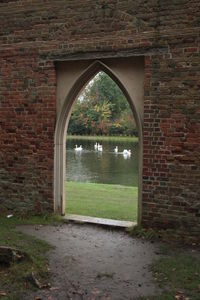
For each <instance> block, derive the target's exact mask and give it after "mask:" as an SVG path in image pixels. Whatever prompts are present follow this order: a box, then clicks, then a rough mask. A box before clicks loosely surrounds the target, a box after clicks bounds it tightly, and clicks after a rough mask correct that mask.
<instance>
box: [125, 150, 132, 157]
mask: <svg viewBox="0 0 200 300" xmlns="http://www.w3.org/2000/svg"><path fill="white" fill-rule="evenodd" d="M123 155H127V156H128V155H129V156H131V150H127V149H124V150H123Z"/></svg>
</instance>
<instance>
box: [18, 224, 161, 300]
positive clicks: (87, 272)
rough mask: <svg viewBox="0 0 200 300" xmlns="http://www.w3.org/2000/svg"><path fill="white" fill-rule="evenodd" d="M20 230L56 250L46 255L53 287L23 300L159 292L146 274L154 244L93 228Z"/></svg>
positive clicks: (70, 226) (132, 296)
mask: <svg viewBox="0 0 200 300" xmlns="http://www.w3.org/2000/svg"><path fill="white" fill-rule="evenodd" d="M19 230H20V231H22V232H24V233H27V234H30V235H34V236H35V237H38V238H40V239H42V240H45V241H47V242H49V243H50V244H52V245H53V246H55V248H54V249H53V250H51V251H50V252H49V254H48V260H49V267H50V272H51V281H50V283H51V288H50V289H44V290H39V291H37V292H32V293H30V294H29V295H25V297H24V300H32V299H44V300H65V299H73V300H78V299H84V300H85V299H87V300H94V299H116V300H118V299H120V300H122V299H138V298H139V297H141V296H150V295H158V294H159V292H160V291H159V289H158V287H157V285H156V283H155V281H154V279H153V277H152V274H151V272H150V270H149V265H150V264H151V263H152V261H153V260H154V259H155V258H158V255H159V245H158V244H155V243H151V242H148V241H144V240H142V239H135V238H132V237H130V236H129V235H128V234H127V233H125V232H122V231H116V230H113V229H112V230H111V229H108V228H102V227H97V226H91V225H78V224H62V225H58V226H20V227H19ZM37 297H38V298H37Z"/></svg>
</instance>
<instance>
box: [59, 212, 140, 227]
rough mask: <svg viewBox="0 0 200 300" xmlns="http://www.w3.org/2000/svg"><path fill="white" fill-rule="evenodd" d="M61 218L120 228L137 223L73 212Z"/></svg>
mask: <svg viewBox="0 0 200 300" xmlns="http://www.w3.org/2000/svg"><path fill="white" fill-rule="evenodd" d="M63 219H65V220H67V221H72V222H75V223H88V224H95V225H101V226H107V227H114V228H121V229H126V228H130V227H133V226H136V225H137V223H136V222H131V221H119V220H113V219H104V218H95V217H89V216H81V215H74V214H66V215H65V216H63Z"/></svg>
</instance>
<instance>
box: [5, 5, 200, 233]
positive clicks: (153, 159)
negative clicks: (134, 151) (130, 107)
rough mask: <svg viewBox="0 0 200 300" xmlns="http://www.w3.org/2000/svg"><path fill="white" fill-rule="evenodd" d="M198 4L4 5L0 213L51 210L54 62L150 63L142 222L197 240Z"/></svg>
mask: <svg viewBox="0 0 200 300" xmlns="http://www.w3.org/2000/svg"><path fill="white" fill-rule="evenodd" d="M199 32H200V2H199V0H187V1H186V0H149V1H146V0H130V1H129V0H118V1H116V0H107V1H102V0H99V1H93V0H92V1H90V0H84V1H83V0H82V1H81V0H73V1H70V0H69V1H64V0H47V1H40V0H34V1H32V0H18V1H17V0H16V1H14V0H13V1H5V0H3V1H1V2H0V56H1V65H0V159H1V160H0V161H1V168H0V207H1V208H3V207H4V208H10V209H11V208H12V209H13V208H14V209H16V210H28V211H32V210H36V211H40V210H47V209H48V210H51V209H52V207H53V206H52V205H53V139H54V127H55V122H56V86H55V83H56V75H55V68H54V61H56V60H65V59H66V58H68V59H69V58H70V57H76V56H79V57H80V56H81V55H82V56H84V54H87V57H89V54H90V53H92V54H91V55H93V57H94V56H95V53H96V56H97V57H98V55H100V54H101V53H104V55H106V53H108V55H109V53H110V54H111V56H112V55H116V57H117V55H118V53H119V52H120V51H124V55H130V54H132V55H144V56H145V86H144V89H145V98H144V128H143V130H144V132H143V134H144V157H143V165H144V167H143V204H142V214H143V218H142V222H143V225H145V226H159V227H174V226H175V227H177V226H181V227H184V228H186V229H187V230H191V231H193V233H195V231H196V232H199V231H200V196H199V195H200V51H199V49H200V48H199V47H200V34H199Z"/></svg>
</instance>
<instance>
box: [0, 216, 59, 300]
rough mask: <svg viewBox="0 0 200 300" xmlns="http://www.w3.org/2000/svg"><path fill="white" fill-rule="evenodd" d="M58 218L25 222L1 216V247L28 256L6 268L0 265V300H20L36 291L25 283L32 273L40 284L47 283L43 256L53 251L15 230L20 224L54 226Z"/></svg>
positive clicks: (33, 218) (26, 220) (39, 218)
mask: <svg viewBox="0 0 200 300" xmlns="http://www.w3.org/2000/svg"><path fill="white" fill-rule="evenodd" d="M59 220H60V218H59V217H58V218H57V217H56V216H55V217H54V216H52V217H45V216H43V217H30V218H27V219H21V218H19V219H18V218H15V217H13V218H11V219H7V218H6V217H5V216H0V246H8V247H13V248H17V249H19V250H22V251H24V252H26V253H27V258H26V259H24V260H23V261H22V262H19V263H12V264H11V266H10V267H9V268H7V267H3V266H2V265H0V298H1V297H2V299H5V300H21V299H22V295H23V293H24V292H25V291H26V290H29V289H31V290H32V289H35V288H34V287H33V285H32V284H31V283H30V282H29V280H28V279H27V278H28V276H30V274H31V273H32V272H33V273H34V274H35V276H36V278H37V279H38V280H39V281H40V282H41V283H47V282H48V280H49V271H48V264H47V259H46V253H47V251H48V250H49V249H51V248H52V247H51V246H50V245H49V244H47V243H46V242H45V241H42V240H39V239H36V238H34V237H31V236H28V235H26V234H22V233H20V232H17V231H16V230H15V226H16V225H21V224H55V223H57V222H59Z"/></svg>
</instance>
